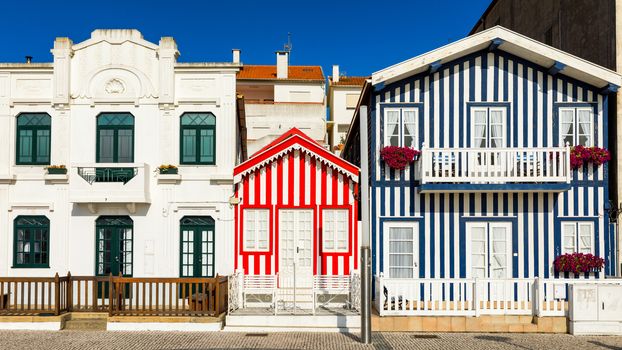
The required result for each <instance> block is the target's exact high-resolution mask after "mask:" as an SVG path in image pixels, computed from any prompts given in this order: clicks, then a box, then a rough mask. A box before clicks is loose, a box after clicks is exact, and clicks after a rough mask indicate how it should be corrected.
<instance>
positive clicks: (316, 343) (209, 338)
mask: <svg viewBox="0 0 622 350" xmlns="http://www.w3.org/2000/svg"><path fill="white" fill-rule="evenodd" d="M426 336H427V338H426ZM429 336H430V335H429V334H428V335H424V337H423V338H421V337H419V338H416V337H413V334H412V333H374V337H373V340H374V344H373V345H371V346H364V345H361V344H360V343H359V342H358V336H357V335H351V334H339V333H268V334H267V336H259V334H252V335H251V336H249V335H247V334H245V333H229V332H214V333H181V332H80V331H60V332H42V331H41V332H40V331H37V332H35V331H0V349H20V350H22V349H63V350H66V349H76V350H88V349H193V350H198V349H476V350H484V349H546V350H554V349H560V350H562V349H563V350H570V349H605V350H607V349H609V350H610V349H621V350H622V337H613V336H611V337H573V336H570V335H548V334H524V335H522V334H455V333H454V334H435V335H432V336H433V337H435V336H437V338H429Z"/></svg>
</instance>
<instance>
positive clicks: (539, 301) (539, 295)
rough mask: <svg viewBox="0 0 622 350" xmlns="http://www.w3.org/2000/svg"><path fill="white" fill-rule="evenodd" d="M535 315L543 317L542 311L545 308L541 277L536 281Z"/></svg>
mask: <svg viewBox="0 0 622 350" xmlns="http://www.w3.org/2000/svg"><path fill="white" fill-rule="evenodd" d="M534 284H535V304H536V305H535V315H534V316H538V317H542V309H543V308H544V290H543V288H544V284H543V282H542V279H540V277H536V280H535V283H534Z"/></svg>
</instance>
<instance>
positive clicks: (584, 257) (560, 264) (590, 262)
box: [553, 253, 605, 274]
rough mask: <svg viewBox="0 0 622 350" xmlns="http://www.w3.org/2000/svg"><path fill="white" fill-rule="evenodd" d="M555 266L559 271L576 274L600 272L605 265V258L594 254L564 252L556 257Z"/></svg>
mask: <svg viewBox="0 0 622 350" xmlns="http://www.w3.org/2000/svg"><path fill="white" fill-rule="evenodd" d="M553 266H554V267H555V271H557V272H569V273H575V274H580V273H589V272H599V271H600V270H602V268H603V267H604V266H605V259H603V258H601V257H598V256H595V255H593V254H583V253H572V254H562V255H560V256H558V257H556V258H555V260H554V261H553Z"/></svg>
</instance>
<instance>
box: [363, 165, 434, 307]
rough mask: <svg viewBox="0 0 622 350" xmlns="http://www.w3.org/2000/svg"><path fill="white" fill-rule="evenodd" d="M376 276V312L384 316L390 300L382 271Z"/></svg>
mask: <svg viewBox="0 0 622 350" xmlns="http://www.w3.org/2000/svg"><path fill="white" fill-rule="evenodd" d="M422 154H423V153H422ZM377 278H378V291H376V293H378V301H377V303H378V304H377V305H378V314H380V316H384V315H385V314H386V312H385V311H386V310H385V309H384V307H385V305H387V306H388V305H389V303H390V302H391V301H390V300H389V295H388V293H387V295H386V296H385V295H384V273H382V272H381V273H380V274H379V275H378V277H377ZM359 297H360V296H359ZM383 299H384V301H383ZM361 302H362V301H361Z"/></svg>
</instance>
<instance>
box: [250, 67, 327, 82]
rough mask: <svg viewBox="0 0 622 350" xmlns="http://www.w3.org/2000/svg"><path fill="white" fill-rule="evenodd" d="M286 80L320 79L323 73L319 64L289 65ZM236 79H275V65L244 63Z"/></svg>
mask: <svg viewBox="0 0 622 350" xmlns="http://www.w3.org/2000/svg"><path fill="white" fill-rule="evenodd" d="M288 68H289V69H288V71H287V79H288V80H321V81H324V73H323V72H322V67H320V66H289V67H288ZM238 79H246V80H255V79H256V80H272V79H276V66H255V65H244V66H243V67H242V68H241V69H240V71H239V72H238Z"/></svg>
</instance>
